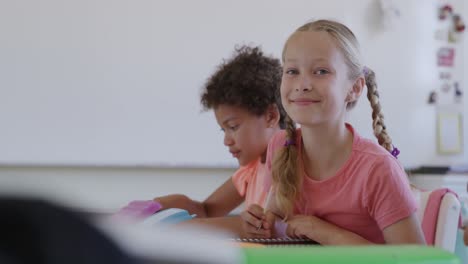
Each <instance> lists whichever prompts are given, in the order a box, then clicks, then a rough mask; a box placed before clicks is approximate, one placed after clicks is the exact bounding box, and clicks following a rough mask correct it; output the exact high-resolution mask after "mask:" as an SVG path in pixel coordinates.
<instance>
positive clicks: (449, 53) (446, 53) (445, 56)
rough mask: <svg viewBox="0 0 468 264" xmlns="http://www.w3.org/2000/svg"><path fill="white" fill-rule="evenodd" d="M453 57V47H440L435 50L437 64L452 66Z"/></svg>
mask: <svg viewBox="0 0 468 264" xmlns="http://www.w3.org/2000/svg"><path fill="white" fill-rule="evenodd" d="M454 59H455V50H454V49H453V48H440V49H439V51H438V52H437V65H439V66H447V67H452V66H453V61H454Z"/></svg>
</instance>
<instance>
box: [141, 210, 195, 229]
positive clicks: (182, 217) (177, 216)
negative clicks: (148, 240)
mask: <svg viewBox="0 0 468 264" xmlns="http://www.w3.org/2000/svg"><path fill="white" fill-rule="evenodd" d="M195 216H196V215H194V214H193V215H191V214H189V212H188V211H187V210H184V209H179V208H169V209H165V210H161V211H159V212H156V213H155V214H153V215H151V216H149V217H148V218H146V219H145V220H143V221H142V222H141V224H142V225H147V226H156V225H161V224H177V223H180V222H183V221H187V220H190V219H193V218H194V217H195Z"/></svg>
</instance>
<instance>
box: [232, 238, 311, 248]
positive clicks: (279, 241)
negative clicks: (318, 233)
mask: <svg viewBox="0 0 468 264" xmlns="http://www.w3.org/2000/svg"><path fill="white" fill-rule="evenodd" d="M231 241H232V242H236V243H240V244H243V245H247V244H259V245H265V246H304V245H318V243H317V242H315V241H313V240H310V239H305V238H233V239H231Z"/></svg>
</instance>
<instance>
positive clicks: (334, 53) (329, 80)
mask: <svg viewBox="0 0 468 264" xmlns="http://www.w3.org/2000/svg"><path fill="white" fill-rule="evenodd" d="M283 59H284V65H283V76H282V81H281V100H282V103H283V106H284V108H285V109H286V112H287V113H288V114H289V116H290V117H291V118H292V119H293V120H294V121H296V122H297V123H299V124H301V125H302V126H312V125H316V124H320V123H323V122H336V121H342V120H343V119H344V114H345V111H346V105H347V102H348V96H347V95H348V92H349V91H350V90H352V87H353V81H351V80H350V79H349V77H348V66H347V64H346V62H345V59H344V57H343V54H342V53H341V51H340V50H339V49H338V47H337V45H336V43H335V40H334V39H333V38H332V37H331V36H330V35H329V34H328V33H327V32H324V31H299V32H296V33H294V34H293V35H292V36H291V37H290V38H289V40H288V42H287V44H286V47H285V51H284V54H283Z"/></svg>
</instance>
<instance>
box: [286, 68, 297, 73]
mask: <svg viewBox="0 0 468 264" xmlns="http://www.w3.org/2000/svg"><path fill="white" fill-rule="evenodd" d="M298 72H299V71H298V70H296V69H287V70H286V71H285V73H286V74H297V73H298Z"/></svg>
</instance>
